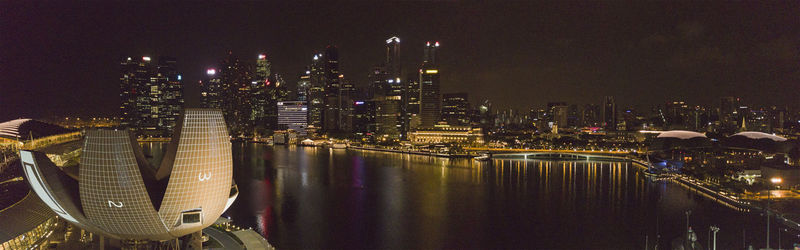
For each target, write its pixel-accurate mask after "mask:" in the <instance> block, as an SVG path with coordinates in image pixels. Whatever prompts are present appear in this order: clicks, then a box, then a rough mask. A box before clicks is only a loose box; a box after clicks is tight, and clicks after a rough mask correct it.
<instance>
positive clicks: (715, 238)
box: [711, 226, 719, 250]
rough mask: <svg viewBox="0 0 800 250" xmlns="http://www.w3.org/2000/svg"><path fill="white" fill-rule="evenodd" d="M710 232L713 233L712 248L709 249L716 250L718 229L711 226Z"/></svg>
mask: <svg viewBox="0 0 800 250" xmlns="http://www.w3.org/2000/svg"><path fill="white" fill-rule="evenodd" d="M711 231H712V232H714V247H713V248H711V249H713V250H717V232H719V227H717V226H711Z"/></svg>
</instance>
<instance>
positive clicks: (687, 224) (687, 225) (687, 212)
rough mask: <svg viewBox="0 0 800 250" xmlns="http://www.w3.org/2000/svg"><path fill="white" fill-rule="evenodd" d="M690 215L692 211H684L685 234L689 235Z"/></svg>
mask: <svg viewBox="0 0 800 250" xmlns="http://www.w3.org/2000/svg"><path fill="white" fill-rule="evenodd" d="M690 214H692V210H691V209H689V210H686V233H689V215H690Z"/></svg>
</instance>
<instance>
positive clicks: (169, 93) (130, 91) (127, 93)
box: [120, 56, 183, 137]
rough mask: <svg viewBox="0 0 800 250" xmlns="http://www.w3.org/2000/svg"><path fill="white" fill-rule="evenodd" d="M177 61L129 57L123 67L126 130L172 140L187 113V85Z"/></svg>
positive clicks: (122, 100) (123, 121)
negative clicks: (180, 120)
mask: <svg viewBox="0 0 800 250" xmlns="http://www.w3.org/2000/svg"><path fill="white" fill-rule="evenodd" d="M175 64H176V61H175V59H173V58H169V57H161V58H159V60H158V61H157V62H154V61H153V60H152V59H151V57H148V56H145V57H141V58H136V59H134V58H131V57H128V58H126V59H124V60H122V62H121V63H120V65H121V68H122V69H121V70H122V76H121V77H120V101H121V103H122V104H121V105H120V115H121V117H122V122H121V124H122V126H126V127H129V128H131V129H132V130H133V131H134V133H135V134H137V135H144V136H157V137H169V136H172V129H173V128H174V127H175V123H176V122H177V117H178V116H179V115H180V111H181V110H182V109H183V84H182V83H181V82H182V80H183V79H182V77H181V75H180V74H179V73H178V72H177V70H176V67H175Z"/></svg>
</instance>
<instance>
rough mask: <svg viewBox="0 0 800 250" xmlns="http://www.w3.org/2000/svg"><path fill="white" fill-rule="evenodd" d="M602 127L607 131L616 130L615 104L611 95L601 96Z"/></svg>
mask: <svg viewBox="0 0 800 250" xmlns="http://www.w3.org/2000/svg"><path fill="white" fill-rule="evenodd" d="M603 128H605V129H606V130H607V131H615V130H617V104H616V102H615V101H614V97H613V96H605V97H604V98H603Z"/></svg>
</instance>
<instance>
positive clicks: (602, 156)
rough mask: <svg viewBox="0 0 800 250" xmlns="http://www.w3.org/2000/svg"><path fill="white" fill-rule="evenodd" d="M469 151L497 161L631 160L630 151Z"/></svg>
mask: <svg viewBox="0 0 800 250" xmlns="http://www.w3.org/2000/svg"><path fill="white" fill-rule="evenodd" d="M464 149H465V150H468V151H478V152H489V153H491V154H492V158H497V159H523V160H526V159H568V160H612V161H619V160H631V159H630V158H628V157H627V156H629V155H631V152H628V151H604V150H550V149H508V148H464Z"/></svg>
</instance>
